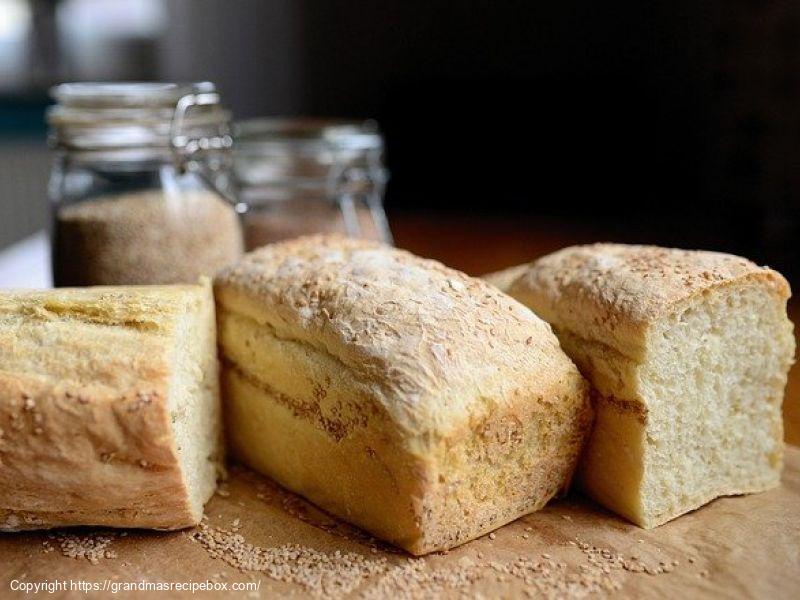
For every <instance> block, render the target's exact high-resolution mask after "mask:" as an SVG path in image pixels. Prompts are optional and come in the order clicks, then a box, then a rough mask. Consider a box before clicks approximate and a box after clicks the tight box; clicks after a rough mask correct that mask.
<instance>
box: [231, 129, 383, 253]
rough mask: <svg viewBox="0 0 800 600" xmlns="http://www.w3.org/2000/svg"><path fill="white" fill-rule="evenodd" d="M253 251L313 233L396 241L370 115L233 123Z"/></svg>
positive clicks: (237, 170) (237, 168) (376, 134)
mask: <svg viewBox="0 0 800 600" xmlns="http://www.w3.org/2000/svg"><path fill="white" fill-rule="evenodd" d="M235 140H236V143H235V145H234V173H235V179H236V182H237V188H238V199H239V200H240V202H241V205H242V206H246V211H245V212H244V214H243V215H242V219H243V221H242V222H243V227H244V237H245V245H246V248H247V249H248V250H251V249H253V248H257V247H259V246H263V245H264V244H268V243H271V242H277V241H280V240H284V239H288V238H293V237H297V236H299V235H304V234H311V233H340V234H342V235H347V236H350V237H357V238H365V239H371V240H375V241H380V242H384V243H391V242H392V237H391V233H390V231H389V226H388V224H387V220H386V214H385V212H384V209H383V191H384V186H385V183H386V179H387V173H386V169H385V168H384V166H383V149H384V146H383V139H382V137H381V135H380V133H379V132H378V131H377V127H376V126H375V124H374V123H372V122H364V123H350V122H337V121H330V120H318V119H254V120H249V121H242V122H240V123H238V124H236V126H235Z"/></svg>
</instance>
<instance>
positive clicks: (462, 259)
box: [390, 214, 800, 445]
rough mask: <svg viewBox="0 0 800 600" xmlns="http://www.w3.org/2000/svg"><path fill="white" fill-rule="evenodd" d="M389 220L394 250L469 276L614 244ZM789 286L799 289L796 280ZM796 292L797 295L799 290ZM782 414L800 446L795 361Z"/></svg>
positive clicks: (457, 220) (799, 301)
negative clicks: (562, 251) (569, 249)
mask: <svg viewBox="0 0 800 600" xmlns="http://www.w3.org/2000/svg"><path fill="white" fill-rule="evenodd" d="M390 222H391V226H392V231H393V233H394V236H395V243H396V245H397V246H399V247H401V248H405V249H407V250H410V251H411V252H414V253H415V254H419V255H421V256H428V257H430V258H435V259H437V260H440V261H442V262H443V263H445V264H446V265H449V266H451V267H453V268H456V269H459V270H461V271H464V272H466V273H469V274H470V275H482V274H484V273H490V272H492V271H497V270H500V269H503V268H505V267H509V266H512V265H518V264H521V263H525V262H529V261H531V260H533V259H535V258H537V257H539V256H542V255H544V254H548V253H550V252H553V251H555V250H558V249H559V248H563V247H565V246H570V245H572V244H588V243H592V242H603V241H615V240H614V239H608V237H607V233H606V232H604V230H603V228H602V227H601V226H591V225H573V224H566V223H563V222H550V221H547V220H542V221H540V224H539V225H536V226H533V227H532V226H531V225H530V219H522V220H520V219H515V218H512V217H508V218H499V217H495V218H487V217H481V216H472V217H470V216H466V215H464V216H460V217H458V216H453V215H450V214H447V215H444V214H441V215H437V214H430V215H413V214H411V215H409V214H400V215H391V214H390ZM709 249H713V248H709ZM791 283H792V284H794V285H793V287H794V288H796V289H800V282H791ZM796 294H797V295H798V296H800V292H796ZM789 317H790V318H791V319H792V321H793V322H794V323H800V297H798V298H794V299H793V300H792V301H791V302H790V304H789ZM795 337H796V338H798V346H799V347H800V328H797V327H796V328H795ZM783 415H784V425H785V439H786V441H787V442H788V443H790V444H795V445H800V364H798V363H796V364H795V365H794V366H793V367H792V370H791V371H790V372H789V384H788V386H787V389H786V395H785V397H784V403H783Z"/></svg>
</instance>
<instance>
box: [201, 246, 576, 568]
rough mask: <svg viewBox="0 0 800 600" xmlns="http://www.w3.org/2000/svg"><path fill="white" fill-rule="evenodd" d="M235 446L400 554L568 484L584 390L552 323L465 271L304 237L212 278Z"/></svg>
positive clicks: (465, 532)
mask: <svg viewBox="0 0 800 600" xmlns="http://www.w3.org/2000/svg"><path fill="white" fill-rule="evenodd" d="M215 289H216V297H217V304H218V321H219V335H220V347H221V351H222V355H223V396H224V402H225V404H226V415H227V431H228V436H229V440H230V445H231V447H232V449H233V452H234V453H235V454H236V455H237V456H238V457H239V458H241V459H242V460H243V461H244V462H246V463H247V464H249V465H251V466H252V467H254V468H256V469H257V470H259V471H261V472H263V473H265V474H267V475H269V476H270V477H273V478H274V479H276V480H277V481H278V482H280V483H281V484H283V485H284V486H286V487H288V488H289V489H291V490H293V491H295V492H297V493H300V494H302V495H304V496H305V497H307V498H308V499H310V500H312V501H313V502H315V503H316V504H318V505H319V506H321V507H322V508H324V509H326V510H328V511H330V512H331V513H333V514H336V515H338V516H339V517H342V518H344V519H346V520H348V521H350V522H351V523H354V524H356V525H359V526H361V527H363V528H364V529H366V530H368V531H370V532H371V533H373V534H374V535H376V536H378V537H380V538H382V539H385V540H388V541H390V542H392V543H394V544H396V545H398V546H400V547H402V548H405V549H406V550H408V551H409V552H412V553H414V554H425V553H428V552H432V551H434V550H443V549H447V548H451V547H453V546H456V545H458V544H461V543H463V542H466V541H468V540H470V539H473V538H475V537H478V536H480V535H483V534H485V533H487V532H489V531H491V530H493V529H495V528H497V527H499V526H501V525H503V524H505V523H507V522H509V521H512V520H514V519H516V518H517V517H519V516H521V515H524V514H526V513H529V512H531V511H534V510H536V509H538V508H540V507H541V506H543V505H544V504H545V503H546V502H547V501H548V500H549V499H550V498H551V497H553V496H554V495H555V494H557V493H558V492H559V491H561V490H563V489H565V488H566V486H567V485H568V484H569V480H570V477H571V475H572V473H573V470H574V468H575V465H576V463H577V457H578V454H579V451H580V449H581V447H582V444H583V442H584V439H585V436H586V434H587V431H588V427H589V425H590V419H591V408H590V404H589V402H588V393H587V389H588V386H587V384H586V383H585V381H584V380H583V378H582V377H581V376H580V374H579V373H578V370H577V368H576V367H575V366H574V365H573V364H572V362H571V361H570V360H569V359H568V358H567V357H566V355H564V353H563V352H562V351H561V350H560V348H559V346H558V341H557V339H556V338H555V336H554V335H553V334H552V331H551V329H550V327H549V326H548V325H547V324H546V323H544V322H543V321H541V320H540V319H538V318H537V317H536V316H535V315H533V313H531V312H530V311H529V310H528V309H527V308H525V307H524V306H522V305H521V304H519V303H518V302H516V301H514V300H513V299H511V298H509V297H508V296H506V295H504V294H501V293H500V292H498V291H497V290H495V289H494V288H492V287H490V286H488V285H486V284H485V283H484V282H482V281H479V280H477V279H473V278H470V277H467V276H466V275H464V274H462V273H459V272H457V271H453V270H451V269H448V268H446V267H444V266H442V265H441V264H439V263H436V262H434V261H429V260H424V259H421V258H418V257H415V256H413V255H411V254H409V253H407V252H403V251H400V250H395V249H392V248H388V247H385V246H380V245H378V244H374V243H370V242H364V241H356V240H347V239H343V238H338V237H333V236H330V237H327V236H315V237H307V238H300V239H297V240H293V241H290V242H283V243H279V244H274V245H271V246H267V247H265V248H262V249H259V250H257V251H255V252H252V253H250V254H249V255H247V256H246V257H245V258H244V259H243V260H242V261H241V262H240V263H239V264H238V265H236V266H235V267H232V268H230V269H228V270H226V271H224V272H223V273H222V274H221V275H220V276H219V277H218V278H217V281H216V285H215Z"/></svg>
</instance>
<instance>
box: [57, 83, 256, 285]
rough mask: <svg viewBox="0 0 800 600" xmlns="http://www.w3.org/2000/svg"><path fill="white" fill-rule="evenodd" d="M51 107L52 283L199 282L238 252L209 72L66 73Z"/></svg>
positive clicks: (221, 125)
mask: <svg viewBox="0 0 800 600" xmlns="http://www.w3.org/2000/svg"><path fill="white" fill-rule="evenodd" d="M52 95H53V97H54V98H55V100H56V101H57V104H56V105H55V106H53V107H52V108H51V109H50V110H49V112H48V115H47V119H48V123H49V125H50V141H51V145H52V146H53V147H54V149H55V154H56V157H55V162H54V166H53V170H52V174H51V179H50V196H51V200H52V209H53V229H52V240H53V280H54V283H55V285H56V286H81V285H120V284H161V283H181V282H186V283H194V282H196V281H197V279H198V277H200V276H201V275H213V274H214V273H215V272H216V271H218V270H219V269H220V268H221V267H223V266H225V265H227V264H229V263H231V262H234V261H235V260H236V259H237V258H238V257H239V256H240V255H241V254H242V252H243V240H242V231H241V224H240V222H239V218H238V215H237V213H236V210H235V200H234V199H233V197H232V196H231V194H230V193H229V189H230V186H229V185H228V180H229V179H230V163H231V157H230V147H231V143H232V139H231V135H230V132H229V123H230V114H229V113H228V112H227V111H226V110H224V109H223V108H222V106H221V104H220V98H219V94H217V92H216V91H215V89H214V86H213V85H212V84H211V83H207V82H204V83H192V84H175V83H68V84H63V85H59V86H56V87H55V88H53V90H52Z"/></svg>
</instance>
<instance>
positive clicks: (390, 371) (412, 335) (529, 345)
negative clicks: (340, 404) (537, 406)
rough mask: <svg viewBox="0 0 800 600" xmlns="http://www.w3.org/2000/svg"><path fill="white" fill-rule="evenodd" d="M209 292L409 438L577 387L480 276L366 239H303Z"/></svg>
mask: <svg viewBox="0 0 800 600" xmlns="http://www.w3.org/2000/svg"><path fill="white" fill-rule="evenodd" d="M215 288H216V294H217V302H218V304H219V305H220V307H221V308H222V309H223V310H231V311H235V312H238V313H242V314H245V315H247V316H249V317H251V318H253V319H255V320H256V321H258V322H260V323H262V324H267V325H269V326H270V327H271V328H273V329H274V330H275V334H276V335H278V336H279V337H282V338H289V339H294V340H297V341H300V342H303V343H305V344H307V345H309V346H312V347H314V348H315V349H317V350H320V351H323V352H325V353H327V354H329V355H331V356H333V357H334V358H335V359H337V360H338V361H340V362H342V363H343V364H344V365H345V366H346V367H347V368H349V369H352V370H353V371H354V373H355V374H356V376H357V378H359V379H360V380H361V381H363V382H365V383H366V384H367V385H369V386H371V387H372V389H373V391H374V392H375V395H376V397H377V398H378V400H379V401H380V402H381V403H382V404H383V405H384V407H385V409H386V411H387V412H388V413H389V415H390V416H391V417H392V418H393V420H395V421H396V422H397V423H398V424H399V425H401V426H402V427H403V428H404V429H406V430H407V431H410V432H413V433H423V432H426V433H428V432H431V431H436V432H439V433H444V430H445V429H447V428H448V427H449V426H450V425H454V424H455V423H457V422H461V423H462V424H463V422H464V421H463V420H462V419H460V418H459V417H465V418H467V419H468V418H469V417H471V416H477V415H478V414H485V412H486V411H489V410H491V406H492V405H498V404H506V403H511V402H527V401H535V397H536V396H535V394H537V393H538V394H540V395H541V394H546V393H549V392H551V391H552V390H553V389H554V387H555V386H560V387H558V388H556V389H557V390H558V391H556V392H555V393H566V391H567V390H568V389H573V390H574V389H575V386H577V385H581V384H580V383H576V381H579V376H578V374H577V370H576V369H575V367H574V365H573V364H572V363H571V362H570V360H569V359H568V358H567V357H566V355H564V353H563V352H562V351H561V349H560V347H559V345H558V341H557V339H556V337H555V336H554V335H553V333H552V331H551V329H550V326H549V325H547V324H546V323H544V322H543V321H542V320H540V319H539V318H537V317H536V316H535V315H534V314H533V313H532V312H531V311H530V310H529V309H527V308H526V307H524V306H523V305H521V304H520V303H518V302H516V301H515V300H513V299H512V298H510V297H508V296H507V295H505V294H503V293H502V292H500V291H498V290H496V289H495V288H493V287H492V286H490V285H487V284H486V283H485V282H483V281H481V280H479V279H475V278H472V277H468V276H467V275H465V274H463V273H460V272H458V271H455V270H453V269H449V268H447V267H445V266H444V265H442V264H440V263H438V262H436V261H433V260H427V259H422V258H419V257H417V256H414V255H412V254H410V253H408V252H405V251H402V250H397V249H394V248H390V247H388V246H383V245H380V244H377V243H374V242H368V241H363V240H352V239H347V238H343V237H339V236H309V237H303V238H298V239H296V240H291V241H288V242H283V243H279V244H273V245H270V246H265V247H263V248H261V249H259V250H256V251H254V252H251V253H249V254H247V255H246V256H245V257H244V259H243V260H241V261H240V262H239V263H238V264H237V265H235V266H233V267H230V268H228V269H226V270H224V271H223V272H222V273H221V274H220V275H219V276H218V277H217V280H216V286H215ZM532 395H534V396H533V398H532Z"/></svg>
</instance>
